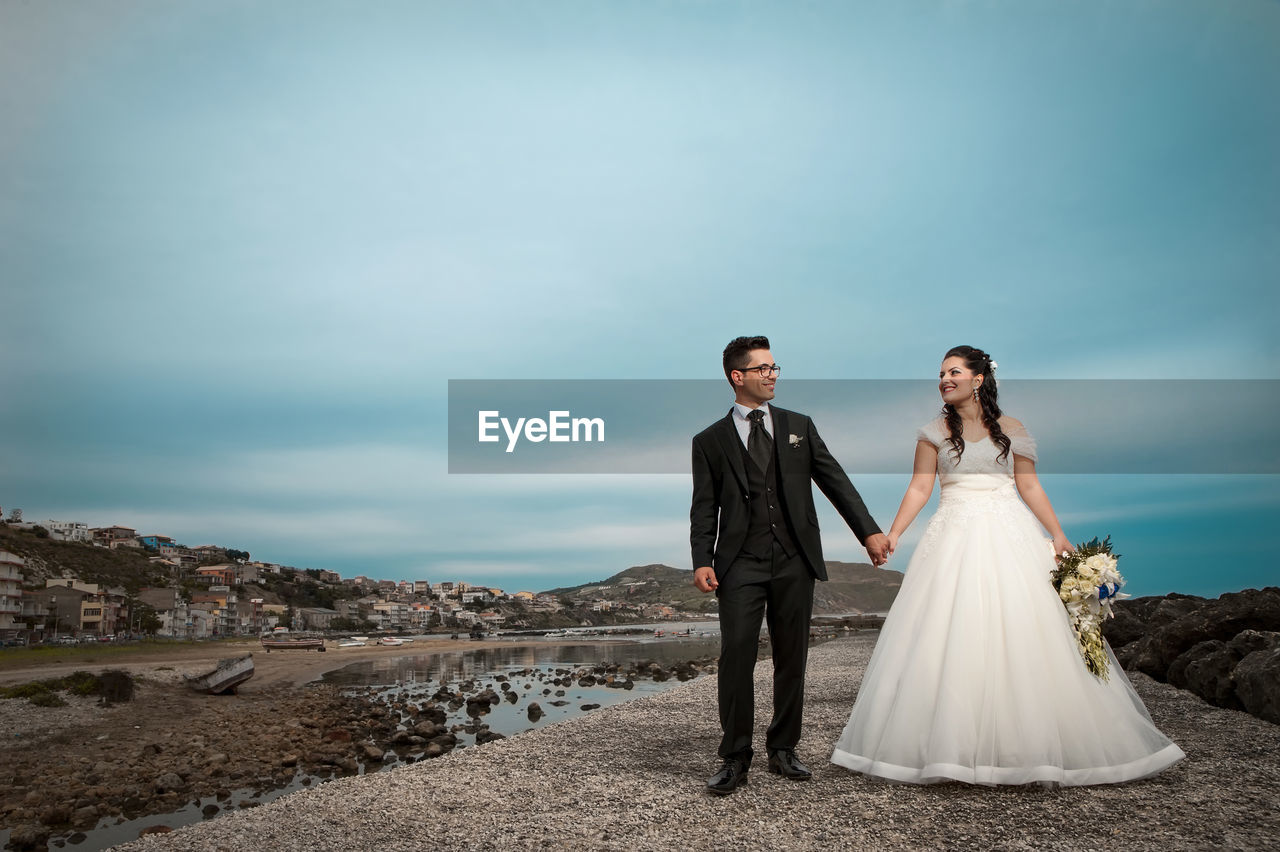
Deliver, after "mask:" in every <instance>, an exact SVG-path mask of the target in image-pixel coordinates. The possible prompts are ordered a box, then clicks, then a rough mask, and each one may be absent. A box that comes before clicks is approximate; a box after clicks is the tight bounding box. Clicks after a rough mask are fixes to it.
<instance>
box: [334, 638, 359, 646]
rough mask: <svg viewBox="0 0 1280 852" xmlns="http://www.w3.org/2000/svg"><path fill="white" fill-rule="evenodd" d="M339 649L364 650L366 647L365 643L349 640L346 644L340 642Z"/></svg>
mask: <svg viewBox="0 0 1280 852" xmlns="http://www.w3.org/2000/svg"><path fill="white" fill-rule="evenodd" d="M338 647H339V648H363V647H364V643H363V642H357V641H356V640H354V639H348V640H347V641H346V642H339V643H338Z"/></svg>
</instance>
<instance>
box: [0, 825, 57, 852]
mask: <svg viewBox="0 0 1280 852" xmlns="http://www.w3.org/2000/svg"><path fill="white" fill-rule="evenodd" d="M50 833H51V832H50V831H49V829H47V828H45V827H44V826H42V825H16V826H14V827H13V829H12V830H11V831H10V832H9V846H8V847H7V848H9V849H15V850H19V849H20V850H27V849H44V848H45V846H46V844H47V843H48V841H49V835H50Z"/></svg>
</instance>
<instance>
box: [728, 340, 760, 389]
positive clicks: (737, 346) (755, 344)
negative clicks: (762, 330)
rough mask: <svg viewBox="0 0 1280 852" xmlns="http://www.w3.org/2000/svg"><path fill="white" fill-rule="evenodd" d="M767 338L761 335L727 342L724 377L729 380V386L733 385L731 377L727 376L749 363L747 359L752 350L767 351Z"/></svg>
mask: <svg viewBox="0 0 1280 852" xmlns="http://www.w3.org/2000/svg"><path fill="white" fill-rule="evenodd" d="M768 348H769V338H767V337H765V336H763V335H756V336H755V337H735V338H734V339H733V340H730V341H729V345H728V346H726V347H725V348H724V377H725V378H726V379H728V380H729V384H733V377H732V376H730V375H729V374H730V373H732V372H733V371H734V370H741V369H743V368H744V367H746V366H747V364H749V363H751V358H750V357H748V356H749V355H750V354H751V350H753V349H768Z"/></svg>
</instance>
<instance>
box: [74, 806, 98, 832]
mask: <svg viewBox="0 0 1280 852" xmlns="http://www.w3.org/2000/svg"><path fill="white" fill-rule="evenodd" d="M97 824H98V809H97V808H95V807H94V806H93V805H86V806H84V807H83V808H76V810H75V813H73V814H72V815H71V825H73V826H74V827H76V828H93V827H94V826H95V825H97Z"/></svg>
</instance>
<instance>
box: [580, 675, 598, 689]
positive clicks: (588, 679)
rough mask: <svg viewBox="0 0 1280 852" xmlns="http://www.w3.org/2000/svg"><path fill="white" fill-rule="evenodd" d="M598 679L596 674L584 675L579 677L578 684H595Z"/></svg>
mask: <svg viewBox="0 0 1280 852" xmlns="http://www.w3.org/2000/svg"><path fill="white" fill-rule="evenodd" d="M595 685H596V679H595V676H594V675H589V674H588V675H583V676H582V677H580V678H578V686H595Z"/></svg>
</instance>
